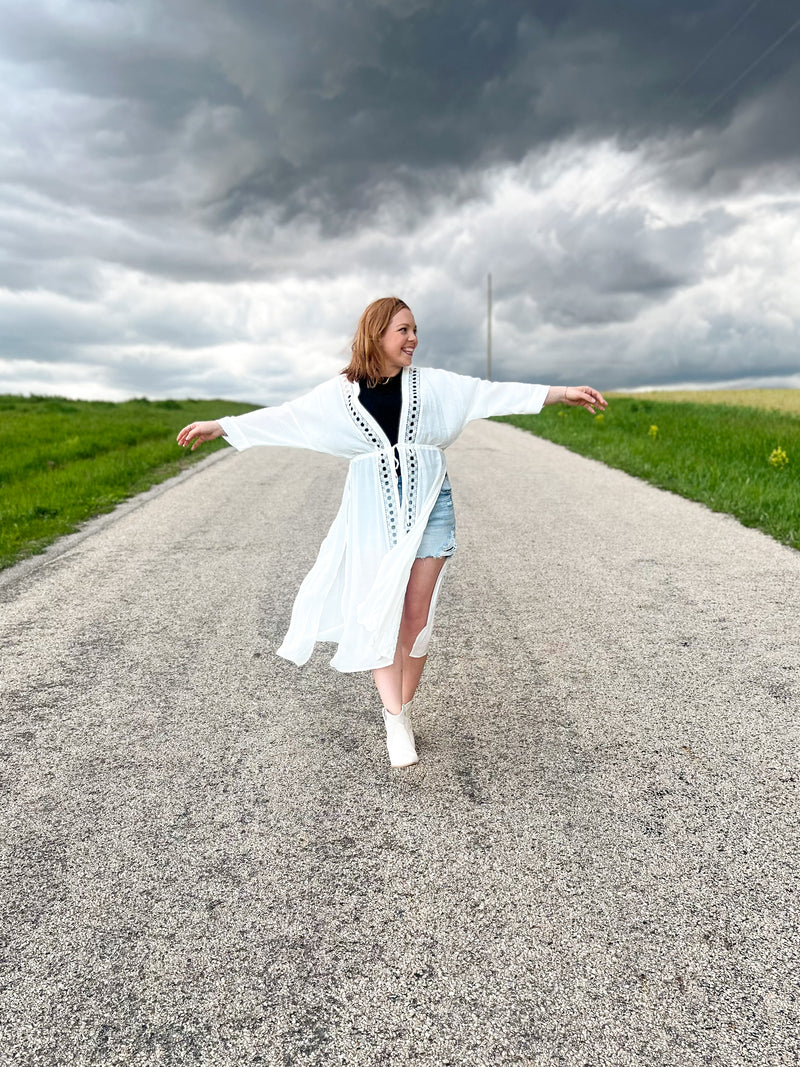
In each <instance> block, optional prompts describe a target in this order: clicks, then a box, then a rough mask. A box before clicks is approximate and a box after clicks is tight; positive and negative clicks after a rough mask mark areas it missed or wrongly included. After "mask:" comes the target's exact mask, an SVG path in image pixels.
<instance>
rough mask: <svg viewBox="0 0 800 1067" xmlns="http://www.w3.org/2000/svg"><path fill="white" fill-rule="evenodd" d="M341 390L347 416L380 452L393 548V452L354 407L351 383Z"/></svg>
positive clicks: (384, 507)
mask: <svg viewBox="0 0 800 1067" xmlns="http://www.w3.org/2000/svg"><path fill="white" fill-rule="evenodd" d="M342 389H343V391H344V402H345V407H346V408H347V413H348V415H349V416H350V418H351V419H352V420H353V422H354V423H355V425H356V427H357V429H358V430H359V431H360V432H361V433H362V434H363V436H364V437H365V438H366V440H367V441H368V442H369V444H371V445H372V446H373V447H374V448H375V449H376V450H377V451H379V452H380V459H379V462H378V474H379V476H380V481H381V497H382V498H383V514H384V518H385V521H386V531H387V533H388V534H389V543H390V544H391V545H392V547H394V545H396V544H397V527H398V515H397V507H396V505H395V482H394V452H387V451H386V450H385V448H384V442H383V441H382V440H381V438H380V437H379V436H378V435H377V433H376V432H375V430H374V429H373V428H372V426H370V424H369V422H368V421H367V419H366V418H364V416H363V415H362V413H361V412H360V411H359V410H358V408H357V407H356V402H355V397H354V396H353V384H352V382H348V381H347V380H346V379H344V380H343V383H342Z"/></svg>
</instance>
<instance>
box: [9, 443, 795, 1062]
mask: <svg viewBox="0 0 800 1067" xmlns="http://www.w3.org/2000/svg"><path fill="white" fill-rule="evenodd" d="M448 455H449V467H450V473H451V477H452V481H453V485H454V499H455V502H456V512H457V516H458V523H459V531H458V540H459V551H458V552H457V554H456V556H455V557H454V560H453V562H452V564H451V568H450V571H449V574H448V576H447V579H446V585H445V587H444V589H443V592H442V597H441V599H440V610H439V613H438V618H437V626H436V635H435V638H434V642H433V646H432V654H431V659H430V662H429V667H428V670H427V673H426V675H425V677H424V679H423V686H422V688H421V690H420V693H419V697H418V701H417V711H416V732H417V736H418V740H419V752H420V756H421V762H420V763H419V765H418V766H416V767H413V768H408V769H405V770H392V769H391V768H390V767H389V765H388V758H387V756H386V752H385V748H384V740H383V733H382V732H383V727H382V725H381V719H380V705H379V703H378V701H377V699H376V696H375V694H374V693H373V691H372V687H371V681H370V679H369V677H368V676H367V675H341V674H338V673H336V672H335V671H333V670H332V669H331V668H330V667H329V665H328V661H329V659H330V656H331V655H332V651H333V650H332V649H331V648H330V647H327V648H322V649H320V651H318V652H317V653H316V654H315V656H314V658H313V660H312V661H311V662H310V663H309V664H308V665H307V666H306V667H304V668H302V669H298V668H296V667H294V666H293V665H291V664H289V663H287V662H285V661H283V660H280V659H278V658H277V657H275V655H274V650H275V648H276V647H277V646H278V644H279V643H280V640H281V638H282V636H283V633H284V631H285V629H286V626H287V623H288V618H289V613H290V610H291V604H292V601H293V598H294V594H295V592H296V590H297V586H298V585H299V583H300V581H301V579H302V577H303V575H304V574H305V573H306V571H307V570H308V568H309V567H310V565H311V563H312V561H313V559H314V556H315V554H316V550H317V548H318V546H319V543H320V541H321V539H322V537H323V535H324V532H325V530H326V528H327V526H328V524H329V522H330V521H331V519H332V518H333V515H334V513H335V511H336V507H337V505H338V500H339V495H340V492H341V485H342V483H343V480H344V473H345V468H344V466H343V465H342V464H341V463H340V462H339V461H336V460H333V459H331V458H329V457H324V456H317V455H314V454H311V453H304V452H292V451H288V450H283V449H252V450H250V451H249V452H246V453H243V454H241V455H237V454H235V453H233V452H231V453H229V454H226V455H225V456H224V458H220V459H218V460H217V459H215V460H214V461H213V462H211V463H209V464H207V465H204V466H203V467H202V469H200V470H197V471H195V472H193V473H192V474H191V476H189V477H183V478H182V479H181V480H179V481H178V482H177V483H175V484H171V485H169V486H167V487H166V488H164V487H161V488H160V489H159V490H157V491H156V492H154V493H150V494H148V495H147V496H146V497H144V498H141V499H138V500H137V501H135V502H134V503H133V504H132V505H128V506H127V507H125V508H123V509H121V511H120V512H119V513H117V514H116V515H115V516H114V517H113V518H112V519H111V520H104V521H101V522H100V523H98V524H96V525H94V526H92V527H90V528H89V532H88V535H86V536H84V537H83V538H82V539H80V540H79V541H78V542H77V543H74V542H65V543H64V544H63V545H62V546H60V547H59V549H57V550H56V551H55V553H51V554H50V556H49V557H47V558H46V560H45V561H44V562H39V563H37V564H35V565H32V566H31V565H28V566H23V567H21V568H18V569H16V570H15V571H13V572H10V573H7V574H6V575H5V579H4V584H3V585H2V588H0V617H1V619H2V622H1V623H0V640H1V641H2V645H1V646H0V650H1V654H2V706H3V722H4V727H5V730H4V732H5V740H4V742H3V745H2V749H3V754H4V757H5V760H4V766H5V771H4V779H3V785H4V797H5V804H4V808H3V813H4V814H3V828H2V843H3V854H4V857H5V859H4V862H5V863H6V865H7V867H6V872H5V874H4V876H3V878H2V891H3V894H4V897H5V902H4V916H3V930H4V934H5V938H6V949H5V953H4V955H5V958H6V964H5V968H4V979H3V983H2V994H0V996H1V998H2V1029H1V1030H0V1062H2V1063H3V1064H8V1065H12V1064H13V1065H14V1067H27V1065H37V1067H38V1065H70V1067H80V1065H84V1064H85V1065H89V1064H91V1065H106V1064H109V1065H110V1064H123V1065H137V1067H139V1065H141V1067H145V1065H150V1064H167V1065H173V1064H174V1065H177V1064H180V1065H195V1064H197V1065H204V1067H217V1065H237V1067H239V1065H242V1064H259V1065H264V1067H273V1065H276V1067H277V1065H292V1067H295V1065H306V1064H309V1065H310V1064H320V1065H326V1067H327V1065H332V1064H342V1065H382V1064H393V1065H394V1064H412V1063H413V1064H418V1065H431V1067H432V1065H440V1064H452V1065H459V1067H461V1065H467V1064H468V1065H470V1067H481V1065H494V1064H503V1065H505V1064H518V1065H536V1067H550V1065H556V1064H558V1065H568V1067H573V1065H575V1067H578V1065H591V1067H606V1065H618V1064H619V1065H639V1064H641V1065H647V1067H661V1065H671V1067H672V1065H674V1067H695V1065H698V1067H699V1065H701V1064H702V1065H709V1064H710V1065H719V1067H738V1065H744V1064H747V1065H750V1064H752V1065H758V1067H778V1065H795V1064H797V1063H798V1060H799V1058H800V1057H799V1053H798V1049H800V1038H798V1033H799V1032H800V1023H799V1022H798V939H797V934H798V924H797V923H798V910H797V890H798V867H799V866H800V864H799V863H798V836H797V793H796V790H797V730H796V727H797V713H798V707H800V679H799V677H798V676H799V673H800V623H799V622H798V619H799V618H800V614H799V613H798V593H799V592H800V554H799V553H797V552H794V551H792V550H790V549H788V548H785V547H782V546H780V545H778V544H776V543H775V542H773V541H771V540H770V539H769V538H767V537H766V536H764V535H762V534H760V533H757V532H755V531H751V530H747V529H744V528H742V527H741V526H739V525H738V524H737V523H736V522H735V521H734V520H733V519H731V518H728V517H726V516H720V515H715V514H712V513H711V512H709V511H707V510H705V509H704V508H702V507H700V506H698V505H695V504H692V503H689V502H687V501H685V500H682V499H680V498H678V497H675V496H672V495H670V494H666V493H662V492H660V491H658V490H656V489H654V488H652V487H649V486H647V485H645V484H643V483H641V482H638V481H636V480H634V479H632V478H630V477H628V476H627V475H625V474H623V473H621V472H619V471H614V470H610V469H608V468H606V467H604V466H602V465H601V464H599V463H596V462H593V461H591V460H587V459H583V458H581V457H579V456H576V455H573V454H572V453H569V452H567V451H566V450H564V449H562V448H560V447H558V446H556V445H553V444H550V443H548V442H545V441H542V440H539V439H537V438H535V437H533V436H531V435H529V434H526V433H524V432H522V431H520V430H517V429H514V428H512V427H510V426H507V425H500V424H496V423H479V424H473V425H472V426H471V427H470V428H469V429H468V430H467V431H466V432H465V433H464V434H463V436H462V437H461V438H460V440H459V441H458V442H457V444H456V445H454V446H453V447H452V449H450V451H449V453H448ZM64 545H66V550H64V551H62V548H64Z"/></svg>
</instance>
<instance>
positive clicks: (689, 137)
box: [0, 0, 800, 402]
mask: <svg viewBox="0 0 800 1067" xmlns="http://www.w3.org/2000/svg"><path fill="white" fill-rule="evenodd" d="M0 20H1V21H2V26H1V27H0V29H1V30H2V32H0V59H2V63H0V78H2V81H3V92H2V101H3V103H2V105H0V107H1V108H2V115H1V116H0V121H1V122H2V138H0V167H1V168H2V172H1V187H0V227H2V233H3V240H2V244H0V286H2V289H0V346H1V347H0V389H3V390H5V391H33V392H66V393H69V394H71V395H75V396H78V395H81V396H111V397H122V396H128V395H131V394H136V395H140V394H147V395H150V396H164V395H171V396H186V395H194V396H200V395H206V396H208V395H220V394H222V395H226V396H230V397H247V398H256V399H258V400H260V401H263V402H272V401H274V400H279V399H283V398H284V397H286V396H291V395H296V394H297V393H299V392H301V391H302V390H303V389H305V388H307V387H309V386H310V385H313V384H314V383H315V382H317V381H319V380H321V378H323V377H325V376H326V375H328V374H331V373H333V372H335V370H336V369H338V368H339V367H340V366H341V365H342V363H343V362H344V361H345V359H346V352H347V344H348V338H349V335H350V333H351V332H352V328H353V326H354V323H355V320H356V318H357V316H358V314H359V312H360V310H361V309H362V307H363V306H364V305H365V304H366V303H367V302H368V301H369V300H371V299H374V298H375V297H376V296H379V295H384V294H385V293H387V292H397V293H399V294H400V295H401V296H403V297H404V298H405V299H407V300H408V301H409V302H410V303H411V304H412V306H413V307H414V311H415V314H416V316H417V318H418V320H419V321H420V324H421V327H422V332H421V346H420V351H419V357H418V362H420V363H423V364H425V363H428V364H433V365H438V366H445V367H450V368H453V369H460V370H463V371H465V372H469V373H482V370H483V367H484V357H483V338H484V336H485V296H484V287H485V279H486V274H487V272H488V271H490V270H491V272H492V274H493V278H494V287H495V296H496V305H495V314H496V318H495V323H494V338H495V370H496V374H497V376H498V377H503V378H522V379H526V380H538V381H547V382H550V381H560V382H564V381H569V380H577V379H581V380H583V379H589V380H591V381H592V382H594V383H595V384H597V385H599V386H601V387H603V388H625V387H635V386H639V385H669V384H687V383H702V384H714V383H726V382H734V381H736V382H740V381H752V382H754V383H755V382H758V383H760V384H773V383H774V384H800V382H798V379H797V377H796V375H797V366H798V362H797V349H798V334H799V333H800V331H799V330H798V323H797V312H796V308H797V307H798V296H800V293H798V288H800V285H799V284H798V278H800V272H799V268H800V262H798V259H800V251H798V249H800V240H799V239H798V238H800V234H799V233H798V230H800V188H798V180H797V179H798V173H799V172H800V165H799V163H800V160H799V159H798V155H800V140H798V138H797V136H796V118H795V116H796V114H797V113H798V105H799V104H800V62H798V59H799V58H800V26H798V27H797V28H796V29H795V22H797V21H798V13H797V8H796V5H794V4H792V3H789V2H784V0H756V2H755V3H750V4H749V5H747V4H745V3H740V4H734V3H732V2H730V0H719V2H715V3H712V2H707V3H702V2H701V3H696V2H692V3H689V2H684V3H680V2H679V3H676V2H670V3H666V2H663V3H655V2H642V0H628V2H621V3H615V4H613V5H612V4H598V3H596V2H593V3H590V2H588V0H584V2H565V0H558V2H556V0H551V2H547V3H543V2H527V3H526V2H521V0H504V2H503V3H491V2H487V0H461V2H459V3H454V2H450V3H441V2H432V0H392V2H391V3H389V2H388V0H386V2H384V0H371V2H366V0H349V2H347V3H332V2H331V0H326V2H323V0H309V2H306V3H297V2H294V3H289V2H288V0H283V2H271V3H269V4H264V3H262V2H256V0H238V2H237V0H232V2H229V3H227V4H225V5H224V6H222V5H218V4H215V3H212V2H211V0H191V2H190V0H172V2H171V3H159V4H156V3H152V2H147V0H136V2H125V0H28V2H27V3H26V4H24V5H21V4H17V3H11V2H8V0H0Z"/></svg>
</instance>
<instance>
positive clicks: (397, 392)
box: [358, 371, 403, 445]
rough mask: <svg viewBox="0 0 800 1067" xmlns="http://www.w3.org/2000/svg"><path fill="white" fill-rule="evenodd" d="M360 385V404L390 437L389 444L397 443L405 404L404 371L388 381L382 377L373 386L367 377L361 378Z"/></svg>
mask: <svg viewBox="0 0 800 1067" xmlns="http://www.w3.org/2000/svg"><path fill="white" fill-rule="evenodd" d="M358 385H359V391H358V402H359V404H361V406H362V407H364V408H366V409H367V411H368V412H369V413H370V415H371V416H372V417H373V419H375V421H376V422H377V423H378V425H379V426H380V428H381V429H382V430H383V432H384V433H385V434H386V436H387V437H388V438H389V444H390V445H396V444H397V435H398V434H399V432H400V410H401V408H402V406H403V388H402V385H403V372H402V371H401V372H400V373H399V374H395V376H394V377H393V378H390V379H389V381H388V382H386V381H385V380H384V379H383V378H381V380H380V381H379V382H378V384H377V385H373V386H371V387H370V386H368V385H367V380H366V378H359V381H358Z"/></svg>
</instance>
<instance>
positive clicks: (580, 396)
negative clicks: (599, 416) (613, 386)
mask: <svg viewBox="0 0 800 1067" xmlns="http://www.w3.org/2000/svg"><path fill="white" fill-rule="evenodd" d="M545 404H567V405H568V406H569V407H571V408H586V410H587V411H591V412H592V414H594V413H595V408H594V405H595V404H596V405H597V406H598V407H599V408H600V409H602V408H607V407H608V401H607V400H606V399H605V398H604V397H603V394H602V393H598V391H597V390H596V389H592V387H591V386H589V385H551V386H550V391H549V392H548V394H547V397H546V398H545Z"/></svg>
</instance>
